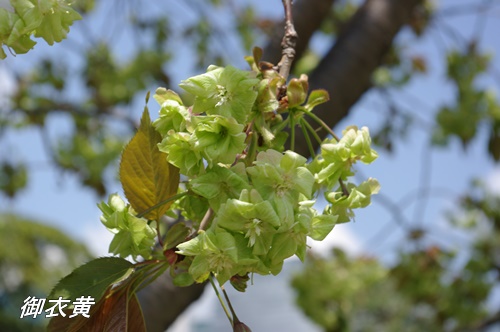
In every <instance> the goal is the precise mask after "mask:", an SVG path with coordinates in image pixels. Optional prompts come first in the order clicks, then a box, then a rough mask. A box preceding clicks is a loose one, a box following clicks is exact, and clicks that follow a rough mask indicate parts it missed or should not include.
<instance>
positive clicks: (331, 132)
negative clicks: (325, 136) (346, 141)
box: [307, 112, 340, 142]
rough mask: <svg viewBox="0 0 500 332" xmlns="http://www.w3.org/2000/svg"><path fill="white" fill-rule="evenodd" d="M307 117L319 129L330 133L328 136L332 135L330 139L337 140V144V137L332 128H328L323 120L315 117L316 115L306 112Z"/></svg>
mask: <svg viewBox="0 0 500 332" xmlns="http://www.w3.org/2000/svg"><path fill="white" fill-rule="evenodd" d="M307 115H309V116H310V117H311V119H313V120H314V121H316V122H317V123H318V124H319V125H320V126H321V127H323V129H325V130H326V131H327V132H328V133H330V135H332V137H333V138H335V139H336V140H337V142H339V141H340V139H339V137H338V136H337V135H335V133H334V132H333V130H332V128H330V127H328V125H327V124H326V123H325V122H324V121H323V120H321V119H320V118H318V117H317V116H316V114H314V113H313V112H307Z"/></svg>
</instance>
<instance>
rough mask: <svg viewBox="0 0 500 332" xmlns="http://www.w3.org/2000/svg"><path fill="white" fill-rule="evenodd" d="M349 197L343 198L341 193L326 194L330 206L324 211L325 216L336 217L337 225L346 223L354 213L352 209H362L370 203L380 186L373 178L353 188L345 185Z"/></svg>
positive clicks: (350, 184) (351, 185)
mask: <svg viewBox="0 0 500 332" xmlns="http://www.w3.org/2000/svg"><path fill="white" fill-rule="evenodd" d="M347 190H348V191H349V196H344V195H343V194H342V192H336V191H334V192H330V193H327V194H326V199H327V201H328V202H329V203H331V205H329V206H327V208H326V209H325V212H326V214H329V215H337V216H338V220H337V222H338V223H344V222H348V221H349V220H350V219H351V218H352V217H353V216H354V213H353V212H352V209H357V208H363V207H366V206H368V205H370V203H371V195H374V194H377V193H378V192H379V190H380V184H379V183H378V181H377V180H376V179H374V178H369V179H368V180H367V181H365V182H363V183H361V184H360V185H359V186H357V187H356V186H355V185H354V184H352V183H349V184H347Z"/></svg>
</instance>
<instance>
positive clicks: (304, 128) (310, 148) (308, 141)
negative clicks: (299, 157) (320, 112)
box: [299, 118, 316, 158]
mask: <svg viewBox="0 0 500 332" xmlns="http://www.w3.org/2000/svg"><path fill="white" fill-rule="evenodd" d="M304 122H306V123H307V121H306V120H304V118H301V119H300V120H299V123H300V129H302V134H303V135H304V139H305V140H306V143H307V148H308V149H309V152H310V153H311V157H312V158H314V157H316V152H315V151H314V148H313V145H312V143H311V138H310V137H309V133H308V132H307V127H306V125H305V124H304Z"/></svg>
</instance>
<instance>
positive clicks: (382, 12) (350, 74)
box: [139, 0, 422, 332]
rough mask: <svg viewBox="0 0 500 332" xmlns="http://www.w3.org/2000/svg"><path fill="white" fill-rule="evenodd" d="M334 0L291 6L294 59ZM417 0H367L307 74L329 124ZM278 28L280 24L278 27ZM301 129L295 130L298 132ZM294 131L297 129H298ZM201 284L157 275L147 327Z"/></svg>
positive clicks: (365, 83) (361, 87)
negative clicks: (322, 98)
mask: <svg viewBox="0 0 500 332" xmlns="http://www.w3.org/2000/svg"><path fill="white" fill-rule="evenodd" d="M334 1H335V0H302V1H298V2H297V4H296V9H295V10H294V21H295V28H296V30H297V33H298V35H299V42H298V45H297V58H298V57H300V54H302V53H303V51H304V50H305V49H306V47H307V44H308V43H309V40H310V38H311V36H312V34H313V33H314V31H315V30H316V29H317V28H318V27H319V26H320V24H321V21H322V20H323V19H324V18H325V17H326V16H327V13H328V11H329V9H330V7H331V5H332V3H333V2H334ZM421 2H422V0H367V1H366V2H365V3H364V4H363V5H362V6H361V7H360V8H359V10H358V12H357V13H356V14H355V15H354V16H353V17H352V19H351V20H350V22H349V23H347V25H346V27H345V29H343V30H342V32H341V34H340V35H339V36H338V38H337V40H336V43H335V44H334V45H333V46H332V48H331V49H330V51H329V52H328V53H327V55H326V56H325V57H324V58H323V60H322V61H321V63H320V64H319V66H318V67H317V68H316V69H315V71H314V72H313V73H312V75H311V76H310V87H311V88H312V89H314V88H323V89H326V90H328V91H329V93H330V97H331V100H330V102H328V103H326V104H324V105H322V106H321V107H318V108H316V109H315V112H316V114H318V115H319V116H320V117H321V118H322V119H324V120H325V122H326V123H327V124H328V125H330V126H331V127H333V126H334V125H335V124H336V123H338V122H339V121H340V120H341V119H342V118H344V117H345V116H346V115H347V114H348V113H349V109H350V108H351V107H352V106H353V105H354V103H355V102H356V101H357V100H359V99H360V98H361V96H362V95H363V93H364V92H366V91H367V90H368V89H369V88H370V86H371V84H370V82H371V75H372V73H373V71H374V70H375V69H376V68H377V67H378V66H379V65H380V63H381V62H382V59H383V57H384V55H385V54H386V53H387V51H388V50H389V48H390V45H391V43H392V41H393V39H394V37H395V36H396V34H397V33H398V32H399V31H400V30H401V28H402V27H403V26H404V25H405V23H407V22H408V21H409V19H410V17H411V13H412V11H413V9H414V8H415V7H416V6H417V5H418V4H420V3H421ZM280 26H281V25H280ZM275 30H277V31H280V32H279V33H280V35H279V38H277V39H276V40H274V41H273V42H271V43H270V44H269V45H268V46H267V47H266V49H265V53H264V54H265V58H266V60H268V61H271V62H277V61H279V58H280V56H281V46H280V43H281V38H282V32H281V31H282V30H281V29H275ZM299 132H300V131H299ZM297 134H299V133H297ZM296 148H297V150H298V152H299V153H301V154H303V155H308V154H309V153H308V150H307V146H306V144H305V141H304V138H303V137H302V136H300V135H297V143H296ZM203 289H204V285H194V286H192V287H187V288H177V287H175V286H173V285H172V282H171V279H170V278H169V276H168V275H165V276H163V277H162V278H159V279H158V280H156V281H155V282H154V283H152V284H151V285H150V286H148V287H147V288H146V289H144V290H143V291H142V292H141V293H139V300H140V302H141V305H142V308H143V311H144V315H145V318H146V321H147V327H148V331H150V332H160V331H164V330H166V329H167V328H168V327H169V326H170V325H171V324H172V323H173V322H174V321H175V319H176V318H177V317H178V316H179V315H180V314H181V313H182V312H183V311H184V310H185V309H186V308H187V307H188V306H189V305H190V304H191V303H192V302H194V301H195V300H196V299H198V298H199V297H200V295H201V294H202V292H203Z"/></svg>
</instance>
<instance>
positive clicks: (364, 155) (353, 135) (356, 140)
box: [316, 126, 378, 188]
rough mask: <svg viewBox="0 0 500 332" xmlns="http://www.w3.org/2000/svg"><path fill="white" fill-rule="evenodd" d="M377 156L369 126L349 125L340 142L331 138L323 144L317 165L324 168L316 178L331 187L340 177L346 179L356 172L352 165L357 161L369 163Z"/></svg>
mask: <svg viewBox="0 0 500 332" xmlns="http://www.w3.org/2000/svg"><path fill="white" fill-rule="evenodd" d="M377 157H378V155H377V152H375V150H373V149H372V148H371V138H370V133H369V131H368V128H367V127H363V128H361V129H358V127H356V126H350V127H347V129H346V130H344V131H343V136H342V138H341V139H340V141H339V142H337V141H336V140H335V139H331V140H330V141H326V143H323V144H322V145H321V157H318V159H319V161H318V162H316V166H318V165H321V166H323V168H322V169H321V170H320V171H319V172H318V173H317V174H316V178H317V180H318V182H319V183H325V184H326V185H327V186H328V188H331V187H333V186H334V185H336V184H337V182H338V180H339V179H342V180H345V179H346V178H347V177H348V176H352V175H353V174H354V173H353V172H352V170H351V166H352V165H353V164H354V163H356V161H358V160H359V161H361V162H363V163H365V164H369V163H371V162H373V161H374V160H375V159H377Z"/></svg>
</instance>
